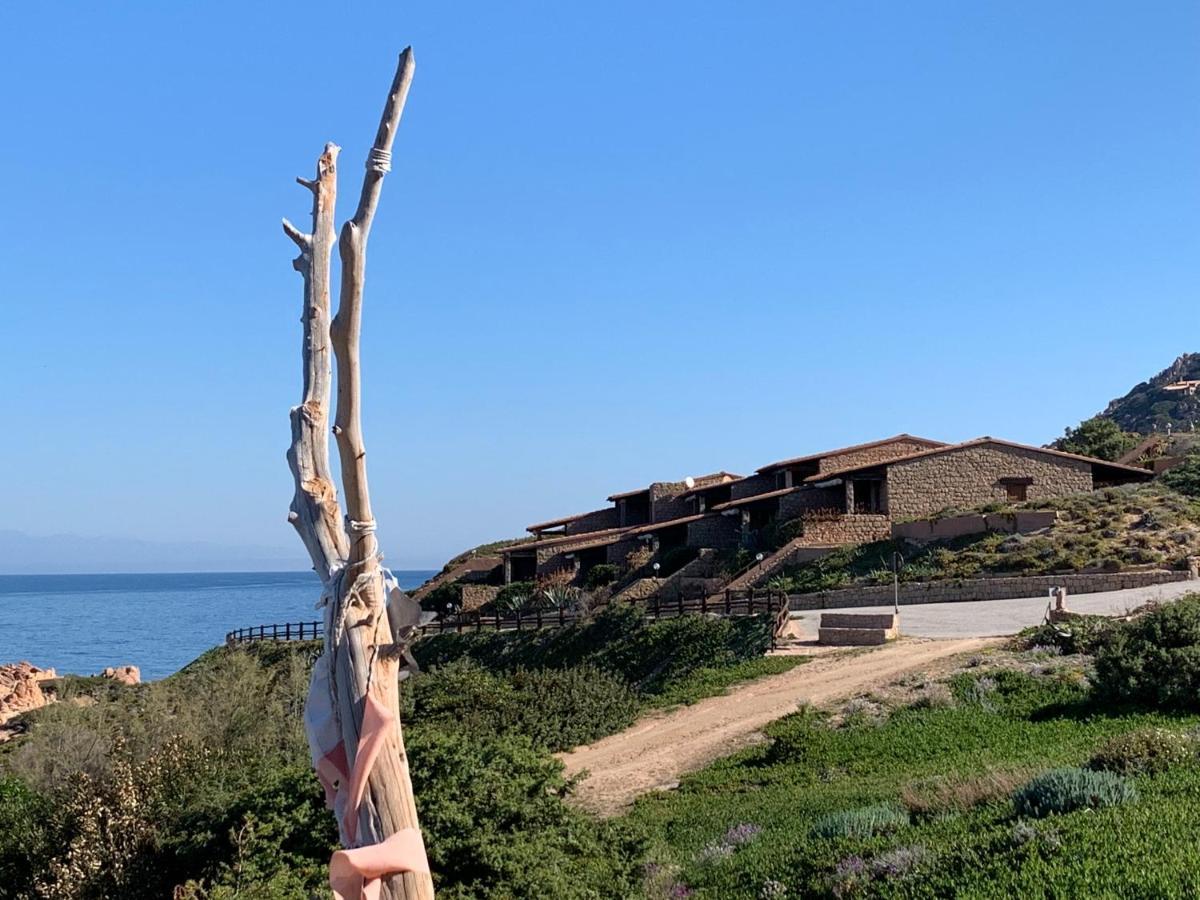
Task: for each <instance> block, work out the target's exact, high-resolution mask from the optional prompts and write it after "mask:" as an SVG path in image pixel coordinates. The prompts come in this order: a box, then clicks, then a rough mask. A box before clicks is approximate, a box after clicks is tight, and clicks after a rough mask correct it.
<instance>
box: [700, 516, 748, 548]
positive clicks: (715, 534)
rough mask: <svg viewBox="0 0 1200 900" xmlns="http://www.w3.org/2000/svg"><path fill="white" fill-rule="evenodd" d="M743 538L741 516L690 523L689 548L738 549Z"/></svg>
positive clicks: (718, 517) (717, 517)
mask: <svg viewBox="0 0 1200 900" xmlns="http://www.w3.org/2000/svg"><path fill="white" fill-rule="evenodd" d="M741 538H742V519H741V516H721V515H715V516H706V517H704V518H703V519H697V520H696V521H695V522H689V523H688V526H687V545H688V546H689V547H713V548H715V549H718V550H724V549H727V548H729V547H736V546H737V545H738V544H739V543H740V542H741Z"/></svg>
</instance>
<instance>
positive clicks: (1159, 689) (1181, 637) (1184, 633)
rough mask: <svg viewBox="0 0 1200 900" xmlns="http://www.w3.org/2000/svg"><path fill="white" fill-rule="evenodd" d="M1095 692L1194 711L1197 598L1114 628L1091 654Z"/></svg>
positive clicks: (1198, 686) (1199, 629)
mask: <svg viewBox="0 0 1200 900" xmlns="http://www.w3.org/2000/svg"><path fill="white" fill-rule="evenodd" d="M1096 691H1097V694H1098V695H1099V696H1101V697H1103V698H1105V699H1108V700H1114V701H1122V702H1127V703H1142V704H1148V705H1151V706H1157V707H1163V708H1169V709H1196V708H1198V707H1200V595H1198V594H1190V595H1188V596H1187V597H1183V598H1181V599H1179V600H1177V601H1176V602H1174V603H1169V604H1167V605H1165V606H1162V607H1160V608H1158V609H1155V610H1153V611H1151V612H1149V613H1146V614H1145V615H1143V616H1141V617H1139V618H1137V619H1134V620H1133V621H1131V622H1126V623H1123V624H1122V625H1121V626H1120V627H1118V628H1117V629H1115V630H1114V631H1113V633H1112V635H1111V637H1110V638H1109V639H1108V640H1107V641H1105V642H1104V643H1103V645H1102V646H1101V647H1100V648H1099V650H1098V651H1097V653H1096Z"/></svg>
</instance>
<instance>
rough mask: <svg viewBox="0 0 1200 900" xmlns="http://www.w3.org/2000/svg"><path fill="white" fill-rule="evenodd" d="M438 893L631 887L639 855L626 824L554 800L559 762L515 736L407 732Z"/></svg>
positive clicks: (568, 893)
mask: <svg viewBox="0 0 1200 900" xmlns="http://www.w3.org/2000/svg"><path fill="white" fill-rule="evenodd" d="M408 751H409V755H410V758H411V760H412V779H413V790H414V792H415V794H416V796H417V800H418V803H419V804H420V812H421V826H422V828H423V829H424V830H425V832H426V834H427V835H429V838H428V839H427V846H428V850H429V861H430V865H431V867H432V869H433V873H434V883H435V886H436V887H437V892H438V897H439V898H443V900H466V898H481V900H482V898H491V897H511V898H517V897H554V898H563V900H573V898H579V900H583V898H597V897H630V896H636V895H637V893H638V891H637V888H638V886H639V883H640V878H641V863H642V860H643V858H644V856H645V848H644V846H643V843H642V839H641V838H640V837H639V836H638V834H637V833H636V832H634V831H633V830H631V829H630V828H629V827H628V826H624V825H621V824H619V823H609V822H602V821H600V820H597V819H593V818H591V817H590V816H587V815H585V814H584V813H582V812H579V811H577V810H575V809H574V808H572V807H571V806H569V805H567V804H566V803H564V802H563V798H564V797H565V796H566V794H567V791H568V784H567V782H566V781H565V780H564V779H563V777H562V764H561V763H560V762H558V761H557V760H555V759H554V758H553V757H550V756H547V755H546V754H544V753H541V752H538V751H537V750H535V749H534V748H533V747H532V746H531V745H530V744H529V743H528V742H526V741H521V740H519V739H516V738H512V737H507V738H499V737H487V736H481V735H477V734H471V733H467V732H463V731H460V730H457V729H455V730H450V729H442V728H428V727H427V728H420V727H417V728H413V729H411V730H410V731H409V733H408Z"/></svg>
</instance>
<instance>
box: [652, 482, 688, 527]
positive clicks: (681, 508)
mask: <svg viewBox="0 0 1200 900" xmlns="http://www.w3.org/2000/svg"><path fill="white" fill-rule="evenodd" d="M687 489H688V487H687V485H686V484H684V483H683V482H682V481H656V482H654V484H652V485H650V521H651V522H656V523H657V522H669V521H671V520H672V519H682V518H683V517H684V516H686V515H689V514H690V513H691V509H689V506H688V502H687V500H685V499H684V497H683V494H684V493H686V491H687Z"/></svg>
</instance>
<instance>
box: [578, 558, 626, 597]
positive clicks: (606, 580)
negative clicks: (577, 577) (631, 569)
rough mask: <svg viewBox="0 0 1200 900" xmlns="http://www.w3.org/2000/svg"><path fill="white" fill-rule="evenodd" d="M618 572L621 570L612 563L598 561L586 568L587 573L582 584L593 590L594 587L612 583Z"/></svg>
mask: <svg viewBox="0 0 1200 900" xmlns="http://www.w3.org/2000/svg"><path fill="white" fill-rule="evenodd" d="M620 574H621V570H620V569H618V568H617V567H616V566H614V565H613V564H612V563H600V564H599V565H596V566H592V567H591V568H590V569H588V573H587V575H586V576H584V579H583V586H584V587H585V588H586V589H587V590H589V591H594V590H596V588H602V587H605V586H606V585H610V584H612V583H613V582H614V581H616V580H617V577H618V576H619V575H620Z"/></svg>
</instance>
